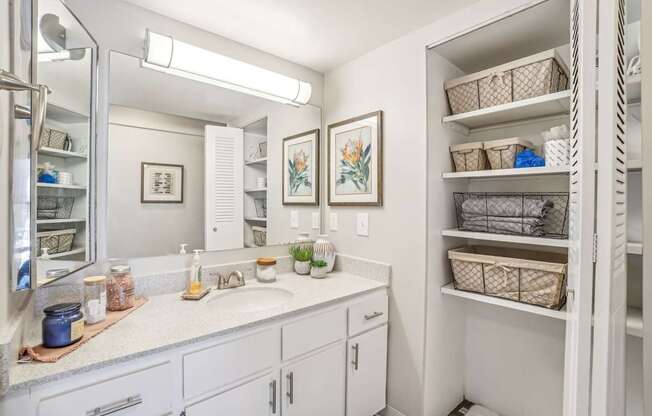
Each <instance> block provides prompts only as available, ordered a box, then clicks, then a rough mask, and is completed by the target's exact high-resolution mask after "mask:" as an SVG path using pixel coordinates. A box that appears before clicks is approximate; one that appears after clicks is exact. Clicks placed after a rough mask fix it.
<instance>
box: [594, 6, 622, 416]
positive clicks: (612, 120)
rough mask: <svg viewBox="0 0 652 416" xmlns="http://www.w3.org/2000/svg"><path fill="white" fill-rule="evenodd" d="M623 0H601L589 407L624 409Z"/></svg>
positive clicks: (602, 414)
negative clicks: (596, 189) (595, 252)
mask: <svg viewBox="0 0 652 416" xmlns="http://www.w3.org/2000/svg"><path fill="white" fill-rule="evenodd" d="M625 3H626V0H600V10H599V15H600V22H599V26H600V35H599V49H598V53H599V61H600V79H599V85H598V91H599V102H598V116H599V117H598V193H597V201H598V206H597V262H596V271H595V308H594V309H595V311H594V314H595V318H594V333H593V344H594V346H593V375H592V392H591V409H592V415H594V416H612V415H624V414H625V341H626V331H625V329H626V318H627V268H626V265H627V223H626V220H627V198H626V195H625V191H626V188H627V165H626V164H627V151H626V142H625V139H626V125H625V123H626V120H627V114H626V111H627V97H626V89H625V83H626V76H625V71H626V69H625V26H626V19H625V10H626V7H625V6H626V4H625Z"/></svg>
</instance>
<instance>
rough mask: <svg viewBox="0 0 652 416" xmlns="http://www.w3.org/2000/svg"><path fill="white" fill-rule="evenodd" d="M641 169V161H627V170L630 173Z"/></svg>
mask: <svg viewBox="0 0 652 416" xmlns="http://www.w3.org/2000/svg"><path fill="white" fill-rule="evenodd" d="M642 168H643V161H642V160H640V159H634V160H628V161H627V170H628V171H631V172H638V171H640V170H641V169H642Z"/></svg>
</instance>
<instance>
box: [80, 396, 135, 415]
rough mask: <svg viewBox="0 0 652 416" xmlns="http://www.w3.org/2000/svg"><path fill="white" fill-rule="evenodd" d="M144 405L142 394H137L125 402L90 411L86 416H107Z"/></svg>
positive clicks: (121, 401)
mask: <svg viewBox="0 0 652 416" xmlns="http://www.w3.org/2000/svg"><path fill="white" fill-rule="evenodd" d="M142 403H143V399H142V397H140V394H136V395H133V396H130V397H127V398H126V399H124V400H120V401H117V402H114V403H110V404H107V405H104V406H100V407H96V408H95V409H93V410H89V411H87V412H86V416H107V415H110V414H113V413H116V412H119V411H120V410H125V409H128V408H130V407H134V406H138V405H139V404H142Z"/></svg>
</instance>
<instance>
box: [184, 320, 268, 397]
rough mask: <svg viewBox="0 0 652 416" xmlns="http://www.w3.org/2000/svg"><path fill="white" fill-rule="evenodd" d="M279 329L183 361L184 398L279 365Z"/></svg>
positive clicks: (213, 347)
mask: <svg viewBox="0 0 652 416" xmlns="http://www.w3.org/2000/svg"><path fill="white" fill-rule="evenodd" d="M280 348H281V340H280V333H279V330H278V329H269V330H266V331H261V332H258V333H255V334H252V335H248V336H245V337H242V338H237V339H234V340H230V341H226V342H224V343H221V344H218V345H215V346H212V347H208V348H205V349H202V350H200V351H195V352H191V353H189V354H186V355H184V357H183V396H184V397H185V398H186V399H188V398H191V397H196V396H198V395H200V394H202V393H207V392H209V391H211V390H215V389H218V388H220V387H223V386H226V385H227V384H230V383H233V382H235V381H238V380H240V379H242V378H244V377H248V376H251V375H254V374H256V373H259V372H261V371H264V370H268V369H270V368H272V366H274V365H275V364H276V363H278V361H279V357H280V356H281V354H280V351H279V350H280Z"/></svg>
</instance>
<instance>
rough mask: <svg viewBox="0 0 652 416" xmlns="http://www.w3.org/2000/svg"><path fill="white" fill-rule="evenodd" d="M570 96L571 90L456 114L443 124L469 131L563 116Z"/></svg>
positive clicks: (443, 120)
mask: <svg viewBox="0 0 652 416" xmlns="http://www.w3.org/2000/svg"><path fill="white" fill-rule="evenodd" d="M570 95H571V93H570V90H567V91H562V92H557V93H554V94H548V95H543V96H540V97H534V98H529V99H527V100H521V101H517V102H514V103H508V104H502V105H497V106H494V107H490V108H485V109H482V110H476V111H469V112H467V113H462V114H455V115H452V116H447V117H444V118H443V119H442V123H443V124H444V125H445V126H446V125H448V126H450V127H452V128H455V129H458V130H459V129H461V130H466V131H469V130H473V129H477V128H481V127H489V126H494V125H499V124H505V123H513V122H518V121H523V120H533V119H539V118H544V117H550V116H556V115H563V114H567V113H568V112H569V109H570Z"/></svg>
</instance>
